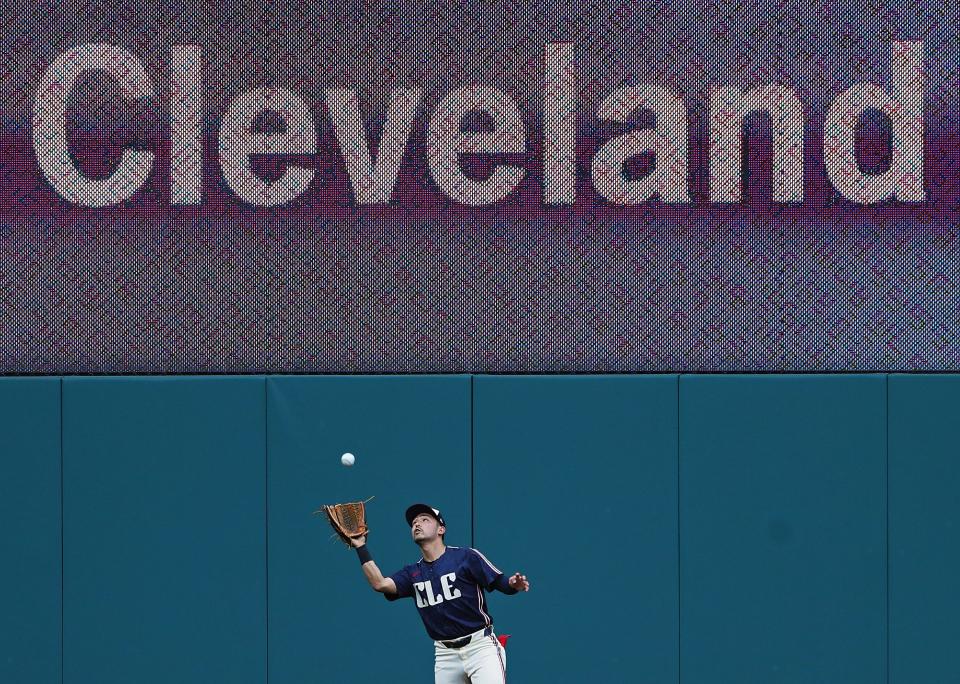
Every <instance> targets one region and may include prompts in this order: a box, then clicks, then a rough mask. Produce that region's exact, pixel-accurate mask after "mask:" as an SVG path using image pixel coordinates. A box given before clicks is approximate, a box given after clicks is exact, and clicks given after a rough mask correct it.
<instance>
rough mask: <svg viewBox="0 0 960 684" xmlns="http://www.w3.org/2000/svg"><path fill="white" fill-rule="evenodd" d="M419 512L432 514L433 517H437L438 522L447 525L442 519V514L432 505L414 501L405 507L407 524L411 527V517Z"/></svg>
mask: <svg viewBox="0 0 960 684" xmlns="http://www.w3.org/2000/svg"><path fill="white" fill-rule="evenodd" d="M421 513H426V514H427V515H429V516H433V517H434V518H436V519H437V522H438V523H440V524H441V525H443V526H444V527H446V526H447V523H445V522H444V521H443V514H442V513H441V512H440V511H438V510H437V509H436V508H434V507H433V506H428V505H427V504H424V503H415V504H413V505H412V506H411V507H410V508H408V509H407V516H406V517H407V525H409V526H411V527H413V519H414V518H416V517H417V516H418V515H420V514H421Z"/></svg>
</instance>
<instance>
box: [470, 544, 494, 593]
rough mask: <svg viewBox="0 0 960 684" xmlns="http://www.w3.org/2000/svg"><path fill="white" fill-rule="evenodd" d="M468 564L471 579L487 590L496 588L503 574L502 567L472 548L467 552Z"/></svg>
mask: <svg viewBox="0 0 960 684" xmlns="http://www.w3.org/2000/svg"><path fill="white" fill-rule="evenodd" d="M466 565H467V572H468V574H469V576H470V579H472V580H473V581H474V582H476V583H477V584H479V585H480V586H481V587H483V588H484V589H486V590H487V591H491V590H493V589H495V588H496V585H497V578H498V577H502V576H503V573H502V572H501V571H500V569H499V568H498V567H497V566H495V565H494V564H493V563H491V562H490V561H489V560H487V557H486V556H484V555H483V554H482V553H480V552H479V551H477V550H476V549H470V551H469V552H468V553H467V563H466Z"/></svg>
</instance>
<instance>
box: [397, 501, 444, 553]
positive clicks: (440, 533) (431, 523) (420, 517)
mask: <svg viewBox="0 0 960 684" xmlns="http://www.w3.org/2000/svg"><path fill="white" fill-rule="evenodd" d="M406 519H407V524H408V525H410V535H411V536H412V537H413V541H414V542H416V543H417V544H428V543H430V542H431V541H433V540H434V539H436V538H437V537H440V541H444V543H445V540H444V535H445V534H446V532H447V526H446V523H445V522H444V521H443V514H442V513H441V512H440V511H439V510H437V509H436V508H434V507H433V506H428V505H427V504H422V503H420V504H413V505H412V506H411V507H410V508H408V509H407V513H406Z"/></svg>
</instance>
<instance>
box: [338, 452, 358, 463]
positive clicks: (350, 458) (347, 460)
mask: <svg viewBox="0 0 960 684" xmlns="http://www.w3.org/2000/svg"><path fill="white" fill-rule="evenodd" d="M354 460H355V459H354V458H353V454H344V455H343V456H341V457H340V462H341V463H342V464H343V465H345V466H352V465H353V462H354Z"/></svg>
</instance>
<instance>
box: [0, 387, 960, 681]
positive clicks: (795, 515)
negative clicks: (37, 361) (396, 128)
mask: <svg viewBox="0 0 960 684" xmlns="http://www.w3.org/2000/svg"><path fill="white" fill-rule="evenodd" d="M958 406H960V376H956V375H936V376H930V375H889V376H888V375H758V376H750V375H682V376H676V375H649V376H467V375H462V376H382V377H378V376H361V377H340V376H316V377H314V376H289V377H274V376H268V377H264V376H234V377H227V376H205V377H204V376H184V377H129V376H128V377H66V378H63V379H59V378H22V377H21V378H3V379H0V429H2V430H3V434H4V439H3V441H2V443H0V449H2V457H0V521H2V523H0V560H2V563H0V606H2V610H0V682H2V683H3V684H8V683H9V684H61V682H62V684H129V683H130V682H137V683H138V684H160V683H163V684H167V683H171V682H176V683H177V684H220V683H222V684H246V683H251V684H252V683H254V682H256V683H258V684H266V683H267V682H269V683H270V684H304V683H306V682H331V683H338V684H339V683H343V682H359V683H366V682H399V683H405V682H430V681H432V680H433V674H432V669H433V647H432V643H431V642H430V641H429V639H428V638H427V637H426V634H425V632H424V630H423V627H422V625H421V624H420V620H419V618H418V616H417V615H416V609H415V607H414V605H413V603H412V602H408V601H404V602H400V603H388V602H386V601H384V600H383V599H382V597H380V596H378V595H376V594H374V593H373V592H372V591H370V589H369V588H367V586H366V583H365V581H364V579H363V576H362V573H361V571H360V568H359V564H358V563H357V560H356V557H355V555H354V554H353V553H351V552H349V551H347V550H346V549H344V548H343V547H342V546H340V545H339V543H338V542H336V541H334V540H331V539H330V531H329V529H328V528H327V527H326V525H325V523H324V522H323V521H322V520H321V519H320V518H318V517H316V516H314V515H312V512H313V511H314V510H315V509H316V508H317V507H318V506H319V505H320V504H322V503H331V502H334V501H344V500H357V499H365V498H368V497H370V496H375V497H376V498H374V499H373V501H371V503H370V506H369V508H368V511H369V518H370V524H371V527H372V530H373V532H372V535H371V537H370V541H369V544H370V547H371V549H372V550H373V553H374V556H375V558H376V559H377V561H378V563H379V565H380V567H381V568H382V569H383V570H384V571H385V572H392V571H393V570H395V569H397V568H398V567H399V566H401V565H403V564H405V563H410V562H413V561H415V560H416V559H417V558H418V557H419V553H418V550H417V548H416V547H415V546H414V545H413V543H412V541H411V540H410V536H409V530H408V528H407V527H406V524H405V523H404V521H403V509H404V508H405V507H406V505H408V504H409V503H412V502H414V501H421V500H423V501H427V502H430V503H433V504H434V505H436V506H438V507H440V508H442V509H443V511H444V512H445V515H446V517H447V519H448V533H447V541H448V543H450V544H453V545H457V546H464V545H471V546H476V547H477V548H479V549H481V550H482V551H483V552H484V553H485V554H486V555H487V556H488V557H489V558H490V559H491V560H492V561H493V562H494V563H495V564H497V565H498V566H500V567H501V568H502V569H503V570H504V571H506V572H513V571H516V570H520V571H523V572H524V573H526V574H527V575H528V576H529V578H530V580H531V583H532V590H531V592H530V593H529V594H522V595H518V596H504V595H502V594H494V595H493V596H492V597H491V598H490V609H491V612H492V615H493V617H494V620H495V623H496V626H497V630H498V631H499V632H501V633H509V634H511V635H512V637H511V640H510V643H509V646H508V649H507V654H508V674H509V678H510V679H509V681H512V682H515V683H520V684H525V683H540V682H551V683H557V682H573V683H580V682H589V683H593V682H649V683H651V684H652V683H656V684H661V683H663V682H682V683H689V684H700V683H703V684H707V683H709V684H717V683H727V682H729V683H731V684H744V683H753V682H756V683H758V684H760V683H764V684H767V683H770V682H791V683H794V682H796V683H800V682H804V683H806V682H811V683H823V682H837V683H840V682H843V683H859V682H863V683H865V684H877V683H884V684H886V683H897V684H914V683H917V682H922V683H927V682H930V683H937V684H940V683H947V682H960V656H958V655H957V653H958V649H957V648H956V646H955V643H956V636H957V634H960V589H958V588H957V586H958V585H957V582H956V577H957V576H960V541H958V540H960V503H958V501H960V496H958V492H960V448H958V445H957V440H956V427H955V425H956V418H955V415H956V413H957V407H958ZM346 451H350V452H353V453H354V454H356V456H357V463H356V465H355V466H354V467H352V468H345V467H343V466H342V465H340V461H339V457H340V454H342V453H343V452H346Z"/></svg>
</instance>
